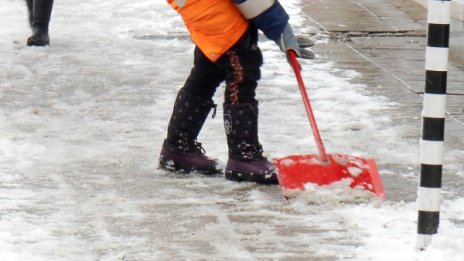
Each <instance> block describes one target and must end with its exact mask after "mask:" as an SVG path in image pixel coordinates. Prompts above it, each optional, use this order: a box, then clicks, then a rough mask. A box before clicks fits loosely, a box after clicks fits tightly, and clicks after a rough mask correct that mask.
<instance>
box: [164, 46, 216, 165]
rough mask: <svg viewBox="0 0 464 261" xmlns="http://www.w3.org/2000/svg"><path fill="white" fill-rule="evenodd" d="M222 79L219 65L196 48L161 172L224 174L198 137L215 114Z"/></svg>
mask: <svg viewBox="0 0 464 261" xmlns="http://www.w3.org/2000/svg"><path fill="white" fill-rule="evenodd" d="M223 79H224V78H223V76H222V73H221V72H220V71H219V70H218V69H217V67H216V65H215V64H214V63H212V62H211V61H209V60H208V59H207V58H206V57H205V56H204V55H203V53H202V52H201V51H200V50H199V49H198V48H196V49H195V61H194V67H193V69H192V71H191V73H190V75H189V77H188V79H187V81H186V82H185V84H184V87H182V88H181V89H180V91H179V93H178V95H177V98H176V101H175V104H174V109H173V112H172V115H171V118H170V121H169V126H168V133H167V137H166V139H165V141H164V143H163V148H162V150H161V155H160V167H161V168H162V169H166V170H171V171H184V172H190V171H197V172H201V173H205V174H213V173H218V172H220V171H221V169H219V167H218V166H217V161H216V160H214V159H211V158H208V157H207V156H206V155H205V154H204V150H203V148H202V147H201V144H200V143H198V142H197V137H198V135H199V133H200V130H201V128H202V127H203V124H204V122H205V120H206V118H207V116H208V114H209V112H210V111H211V109H212V108H214V113H215V109H216V105H215V104H214V102H213V100H212V97H213V95H214V92H215V90H216V88H217V87H218V86H219V84H220V83H221V82H222V81H223ZM214 113H213V116H214Z"/></svg>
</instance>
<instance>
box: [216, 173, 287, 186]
mask: <svg viewBox="0 0 464 261" xmlns="http://www.w3.org/2000/svg"><path fill="white" fill-rule="evenodd" d="M225 178H226V179H228V180H231V181H236V182H254V183H258V184H264V185H278V184H279V181H278V180H277V176H276V174H272V175H270V176H269V177H268V178H266V176H265V175H262V174H252V173H251V174H250V173H241V172H238V171H235V170H226V171H225Z"/></svg>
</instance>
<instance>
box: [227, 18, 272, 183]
mask: <svg viewBox="0 0 464 261" xmlns="http://www.w3.org/2000/svg"><path fill="white" fill-rule="evenodd" d="M262 62H263V61H262V54H261V51H260V50H259V48H258V46H257V30H256V28H254V27H251V28H250V29H249V30H248V32H247V34H246V35H244V36H243V37H242V39H241V40H240V41H239V43H237V44H236V45H235V46H234V47H233V48H232V49H231V50H230V51H229V52H227V54H226V55H225V56H224V57H223V58H222V59H221V61H220V64H221V65H222V66H223V67H224V68H225V70H226V71H227V74H226V90H225V102H224V127H225V131H226V135H227V144H228V147H229V159H228V161H227V165H226V168H225V176H226V178H227V179H229V180H234V181H239V182H240V181H252V182H257V183H264V184H277V176H276V174H275V170H274V166H273V164H272V163H271V162H269V161H268V160H267V159H266V158H265V157H263V149H262V146H261V144H260V143H259V138H258V102H257V100H256V99H255V90H256V87H257V83H258V80H259V79H260V77H261V75H260V66H261V65H262Z"/></svg>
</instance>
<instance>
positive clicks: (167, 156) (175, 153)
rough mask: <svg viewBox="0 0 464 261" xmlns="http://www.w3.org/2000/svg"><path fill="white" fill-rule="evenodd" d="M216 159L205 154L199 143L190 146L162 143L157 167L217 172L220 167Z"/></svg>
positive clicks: (207, 172)
mask: <svg viewBox="0 0 464 261" xmlns="http://www.w3.org/2000/svg"><path fill="white" fill-rule="evenodd" d="M218 165H219V164H218V161H217V160H216V159H212V158H209V157H207V156H206V155H205V152H204V149H203V148H202V147H201V144H200V143H195V144H192V146H176V145H172V144H169V143H168V142H167V141H166V140H165V141H164V143H163V148H162V149H161V154H160V158H159V167H160V168H161V169H164V170H168V171H173V172H185V173H189V172H193V171H195V172H199V173H202V174H218V173H220V172H221V170H222V168H220V167H218Z"/></svg>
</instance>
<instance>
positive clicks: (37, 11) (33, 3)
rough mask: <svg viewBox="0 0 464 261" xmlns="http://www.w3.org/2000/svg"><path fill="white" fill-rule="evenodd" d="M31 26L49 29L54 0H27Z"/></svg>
mask: <svg viewBox="0 0 464 261" xmlns="http://www.w3.org/2000/svg"><path fill="white" fill-rule="evenodd" d="M26 4H27V9H28V11H29V23H30V25H31V27H37V28H41V29H45V30H48V24H49V22H50V16H51V13H52V8H53V0H26Z"/></svg>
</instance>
